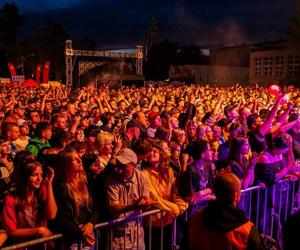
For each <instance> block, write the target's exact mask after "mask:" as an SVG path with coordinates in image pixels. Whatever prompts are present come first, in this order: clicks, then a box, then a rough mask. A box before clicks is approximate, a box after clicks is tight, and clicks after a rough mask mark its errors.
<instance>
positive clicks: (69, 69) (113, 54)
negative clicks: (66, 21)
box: [65, 40, 144, 87]
mask: <svg viewBox="0 0 300 250" xmlns="http://www.w3.org/2000/svg"><path fill="white" fill-rule="evenodd" d="M65 56H66V85H67V86H69V87H71V86H72V85H73V69H74V65H75V61H76V58H77V56H87V57H88V56H90V57H106V58H133V59H136V62H135V68H136V74H137V75H140V76H142V75H143V57H144V53H143V46H142V45H137V46H136V51H135V52H117V51H105V50H76V49H73V48H72V40H67V41H66V50H65ZM73 56H74V57H75V58H74V62H73Z"/></svg>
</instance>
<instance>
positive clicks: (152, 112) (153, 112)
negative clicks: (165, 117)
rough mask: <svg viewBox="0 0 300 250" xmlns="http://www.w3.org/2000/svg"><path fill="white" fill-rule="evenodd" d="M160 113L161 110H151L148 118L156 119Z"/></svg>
mask: <svg viewBox="0 0 300 250" xmlns="http://www.w3.org/2000/svg"><path fill="white" fill-rule="evenodd" d="M159 115H160V112H155V111H150V112H149V114H148V118H149V119H150V120H154V119H155V117H157V116H159Z"/></svg>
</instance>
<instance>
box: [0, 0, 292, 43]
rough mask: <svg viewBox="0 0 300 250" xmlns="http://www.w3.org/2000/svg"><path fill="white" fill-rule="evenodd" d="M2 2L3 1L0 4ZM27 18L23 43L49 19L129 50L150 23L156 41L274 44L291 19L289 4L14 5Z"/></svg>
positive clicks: (153, 0)
mask: <svg viewBox="0 0 300 250" xmlns="http://www.w3.org/2000/svg"><path fill="white" fill-rule="evenodd" d="M0 1H3V0H0ZM14 2H16V3H17V5H18V6H19V7H20V9H21V12H23V14H24V15H26V16H28V18H27V21H26V23H25V26H24V27H23V28H22V29H21V30H20V35H21V37H22V36H23V37H24V36H25V35H26V34H28V33H30V32H31V31H32V30H33V29H34V28H35V27H38V26H39V25H41V24H42V23H43V20H45V19H46V18H52V19H56V20H58V21H60V22H61V23H63V25H64V26H65V28H66V29H67V31H68V32H69V33H71V34H72V36H74V37H84V36H89V37H90V38H91V39H92V40H94V41H95V42H96V43H97V44H99V45H100V46H101V45H102V46H103V45H104V46H105V45H106V46H110V45H115V46H133V45H134V44H136V43H140V42H142V41H144V40H145V39H146V36H147V33H148V28H149V24H150V22H151V17H152V16H153V15H155V16H157V19H158V23H159V29H160V36H161V37H162V38H169V39H176V40H178V41H181V42H186V43H196V44H205V45H207V44H211V43H214V44H219V43H242V42H254V41H261V40H264V39H265V38H267V39H277V38H278V37H279V36H281V35H284V34H285V32H286V29H287V25H288V22H289V19H290V18H291V17H292V14H293V0H285V1H283V0H242V1H241V0H228V1H224V0H177V1H175V0H106V1H100V0H61V1H57V0H56V1H55V0H52V1H47V0H26V1H25V0H15V1H14Z"/></svg>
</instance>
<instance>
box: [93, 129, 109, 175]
mask: <svg viewBox="0 0 300 250" xmlns="http://www.w3.org/2000/svg"><path fill="white" fill-rule="evenodd" d="M113 141H114V136H113V134H112V133H109V132H104V131H102V132H101V133H99V134H98V136H97V141H96V143H97V147H98V152H99V155H98V157H97V159H96V161H95V163H94V165H96V166H97V167H98V168H99V172H101V171H102V170H103V169H104V168H105V167H106V165H107V164H108V162H109V161H110V159H111V156H112V153H113Z"/></svg>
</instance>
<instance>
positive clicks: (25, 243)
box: [1, 234, 62, 250]
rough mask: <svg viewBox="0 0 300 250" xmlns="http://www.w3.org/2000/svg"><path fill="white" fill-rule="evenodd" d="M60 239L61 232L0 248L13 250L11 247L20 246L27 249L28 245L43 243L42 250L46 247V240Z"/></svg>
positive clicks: (18, 247)
mask: <svg viewBox="0 0 300 250" xmlns="http://www.w3.org/2000/svg"><path fill="white" fill-rule="evenodd" d="M58 239H62V234H55V235H52V236H50V237H45V238H40V239H36V240H31V241H26V242H22V243H19V244H16V245H13V246H8V247H3V248H1V250H13V249H20V248H25V250H27V248H28V247H30V246H36V245H41V244H43V245H44V250H46V249H47V242H49V241H53V240H58Z"/></svg>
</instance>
